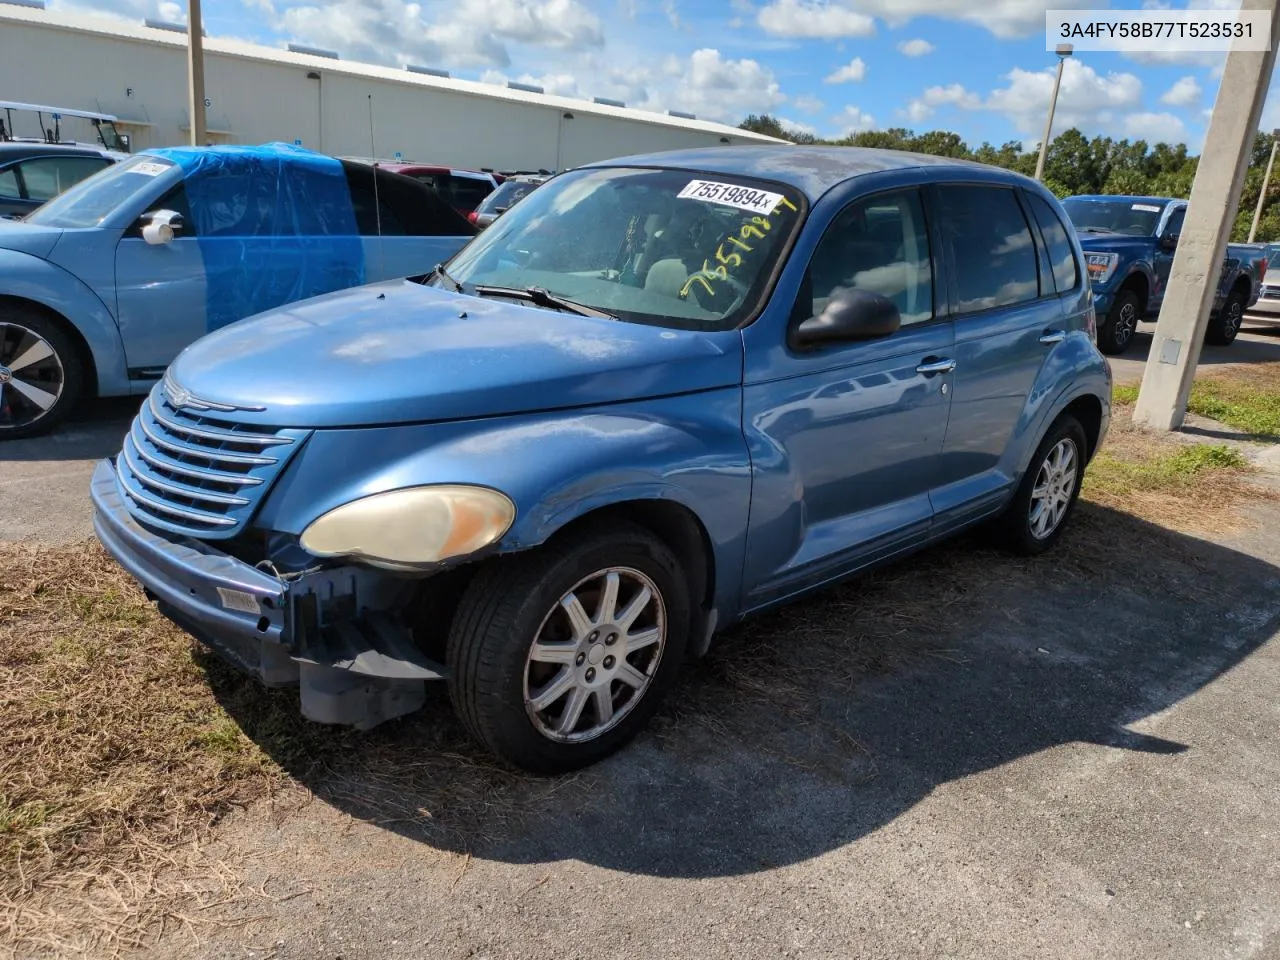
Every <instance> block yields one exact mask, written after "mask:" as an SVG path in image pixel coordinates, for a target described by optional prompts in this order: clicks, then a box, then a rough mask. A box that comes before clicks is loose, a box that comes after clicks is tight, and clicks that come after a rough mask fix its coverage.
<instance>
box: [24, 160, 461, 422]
mask: <svg viewBox="0 0 1280 960" xmlns="http://www.w3.org/2000/svg"><path fill="white" fill-rule="evenodd" d="M474 234H475V228H474V227H473V226H472V225H471V224H470V223H468V222H467V220H466V218H465V217H463V216H461V215H459V214H458V213H457V212H456V211H455V210H453V209H452V208H451V207H450V206H449V205H448V204H446V203H444V202H443V201H442V200H441V199H440V198H439V197H438V196H437V195H436V193H435V192H434V191H432V190H431V189H429V188H427V187H425V186H423V185H421V184H419V183H416V182H414V181H412V180H410V179H408V178H405V177H400V176H397V175H396V174H392V173H386V172H383V171H377V172H376V173H375V171H374V170H373V169H372V168H370V167H368V166H364V165H362V164H355V163H343V162H341V161H338V160H335V159H333V158H331V157H325V156H322V155H320V154H316V153H312V152H310V151H307V150H303V149H301V148H298V147H293V146H288V145H284V144H271V145H267V146H261V147H205V148H195V147H182V148H169V149H160V150H148V151H146V152H144V153H141V154H138V155H135V156H132V157H130V158H129V159H127V160H125V161H123V162H121V163H118V164H115V165H114V166H112V167H110V168H108V169H107V170H104V171H102V172H101V173H98V174H95V175H94V176H92V177H90V178H88V179H87V180H84V181H82V182H81V183H79V184H78V185H76V186H75V187H72V188H71V189H70V190H68V191H67V192H65V193H63V194H61V195H60V196H58V197H56V198H55V199H53V200H51V201H50V202H48V203H46V204H44V205H43V206H41V207H39V208H38V209H36V210H35V211H34V212H32V213H31V214H29V215H28V216H27V217H26V218H25V219H23V220H21V221H2V220H0V440H3V439H10V438H16V437H21V436H31V435H34V434H38V433H42V432H45V431H48V430H49V429H51V428H52V427H53V426H55V425H56V424H57V423H58V422H59V421H60V420H61V419H62V418H63V417H64V416H65V415H66V414H67V412H68V411H69V409H70V408H71V406H72V405H73V404H74V403H75V402H76V400H77V398H78V397H80V396H82V395H84V394H87V393H88V394H96V395H98V396H117V395H125V394H139V393H145V392H146V391H147V390H149V389H150V388H151V387H152V386H153V385H154V384H155V382H156V381H157V380H158V379H159V377H160V375H161V374H162V373H163V372H164V370H165V368H166V367H167V366H168V365H169V363H170V361H172V360H173V358H174V357H175V356H177V355H178V352H179V351H181V350H182V348H183V347H185V346H187V344H189V343H191V342H192V341H193V340H196V339H198V338H200V337H202V336H204V335H205V334H207V333H209V332H210V331H213V330H217V329H219V328H221V327H225V326H227V325H228V324H231V323H234V322H235V321H237V320H241V319H244V318H245V317H248V316H251V315H252V314H255V313H259V312H261V311H264V310H269V309H271V308H273V307H279V306H282V305H284V304H287V303H291V302H294V301H297V300H303V299H306V298H308V297H314V296H317V295H320V294H324V293H331V292H333V291H335V290H341V289H344V288H346V287H353V286H358V285H360V284H362V283H366V282H370V281H378V280H386V279H389V278H393V277H404V276H409V275H412V274H422V273H425V272H427V271H429V270H430V269H431V268H432V267H433V266H435V265H436V264H437V263H439V262H441V261H442V260H447V259H448V258H449V257H451V256H452V255H453V254H454V253H456V252H457V251H458V250H459V249H460V248H461V247H462V246H463V245H464V244H465V243H466V242H467V240H468V239H470V238H471V237H472V236H473V235H474Z"/></svg>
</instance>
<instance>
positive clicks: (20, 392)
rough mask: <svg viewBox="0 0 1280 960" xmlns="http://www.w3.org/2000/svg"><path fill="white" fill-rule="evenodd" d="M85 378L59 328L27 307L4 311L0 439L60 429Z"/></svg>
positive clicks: (1, 321)
mask: <svg viewBox="0 0 1280 960" xmlns="http://www.w3.org/2000/svg"><path fill="white" fill-rule="evenodd" d="M82 378H83V369H82V367H81V364H80V358H79V355H78V354H77V353H76V349H75V345H74V344H73V343H72V342H71V338H70V337H68V336H67V334H66V333H65V332H64V331H63V330H62V328H61V327H59V326H58V325H57V324H56V323H54V322H53V321H52V320H50V319H49V318H48V317H45V316H44V315H42V314H40V313H38V312H36V311H34V310H31V309H29V308H26V307H20V306H5V307H0V440H18V439H21V438H22V437H34V436H38V435H39V434H42V433H48V432H49V431H50V430H52V429H53V428H54V427H56V426H57V425H58V424H59V423H61V422H62V420H63V419H64V418H65V417H66V415H67V414H68V413H70V412H71V408H72V407H74V406H75V403H76V400H77V399H78V398H79V395H80V384H81V381H82Z"/></svg>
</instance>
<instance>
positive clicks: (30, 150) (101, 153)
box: [0, 140, 128, 160]
mask: <svg viewBox="0 0 1280 960" xmlns="http://www.w3.org/2000/svg"><path fill="white" fill-rule="evenodd" d="M60 153H61V154H66V155H67V156H68V157H109V158H111V159H113V160H118V159H120V158H121V157H124V156H128V154H122V153H115V152H114V151H111V150H105V149H103V148H101V147H94V146H89V145H88V144H75V143H45V142H44V141H43V140H5V141H2V142H0V160H24V159H26V158H27V157H48V156H52V155H56V154H60Z"/></svg>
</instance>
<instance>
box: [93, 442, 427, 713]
mask: <svg viewBox="0 0 1280 960" xmlns="http://www.w3.org/2000/svg"><path fill="white" fill-rule="evenodd" d="M90 495H91V497H92V500H93V527H94V530H95V532H96V533H97V535H98V539H99V540H100V541H101V542H102V544H103V546H104V547H106V549H107V552H108V553H110V554H111V555H112V556H113V557H114V558H115V559H116V561H117V562H118V563H119V564H120V565H121V566H122V567H124V568H125V570H127V571H128V572H129V574H130V575H132V576H133V577H134V578H135V579H136V580H137V581H138V582H139V583H141V584H142V586H143V588H144V590H145V591H146V593H147V596H148V597H149V598H150V599H152V600H154V601H155V602H156V604H157V605H158V607H159V609H160V612H161V613H163V614H164V615H165V616H166V617H168V618H169V619H170V620H172V621H173V622H174V623H176V624H177V625H178V626H180V627H182V628H183V629H184V630H186V631H187V632H188V633H190V634H191V635H192V636H193V637H195V638H196V639H197V640H199V641H200V642H201V643H203V644H204V645H205V646H207V647H209V648H210V649H212V650H213V651H215V652H216V653H218V654H219V655H220V656H222V657H223V659H225V660H228V661H229V662H231V663H232V664H233V665H235V666H236V667H238V668H239V669H241V670H243V671H245V672H246V673H249V674H252V675H253V676H255V677H256V678H257V679H258V680H259V681H260V682H262V683H263V684H264V685H266V686H272V687H276V686H289V685H293V684H297V685H298V686H299V690H300V694H301V700H302V713H303V715H304V716H306V717H307V718H308V719H311V720H315V721H317V722H320V723H334V724H346V725H350V726H354V727H357V728H358V729H368V728H369V727H372V726H375V725H377V724H378V723H381V722H383V721H384V720H389V719H391V718H392V717H396V716H401V715H403V714H405V713H410V712H412V711H414V710H416V709H418V708H419V707H420V706H422V704H423V702H424V700H425V697H426V689H425V687H426V681H428V680H439V679H442V678H443V677H444V675H445V670H444V667H443V666H442V665H441V664H439V663H436V662H434V661H432V660H430V659H429V658H427V657H426V656H425V655H423V653H422V652H421V650H420V649H419V648H418V646H417V644H416V643H415V641H414V637H413V635H412V632H411V631H410V629H409V628H408V627H407V626H405V625H404V624H403V623H402V622H401V621H400V619H399V616H398V614H397V609H398V606H399V604H398V603H397V602H396V601H397V600H398V599H399V598H401V597H402V596H403V594H404V592H405V590H406V587H407V585H406V584H405V583H404V582H403V581H397V580H395V579H394V578H392V577H389V576H387V575H386V574H381V573H378V572H376V571H373V570H369V569H366V568H364V567H357V566H340V567H319V568H316V569H312V570H307V571H304V572H301V573H296V574H282V575H276V574H275V573H273V572H268V571H267V570H263V569H260V568H259V567H255V566H252V565H250V564H248V563H245V562H244V561H242V560H239V559H237V558H235V557H232V556H230V555H228V554H226V553H222V552H220V551H218V550H215V549H213V548H212V547H210V546H209V545H208V544H205V543H202V542H200V541H198V540H190V539H183V538H178V537H170V536H162V535H160V534H157V533H154V532H152V531H151V530H149V529H147V528H146V527H144V526H142V525H141V524H140V523H138V522H137V520H135V519H134V518H133V516H132V514H130V512H129V509H128V506H127V504H126V502H125V495H124V493H123V492H122V491H121V488H120V485H119V483H118V481H117V479H116V469H115V465H114V464H113V463H112V462H111V461H110V460H103V461H102V462H100V463H99V464H98V466H97V468H96V469H95V470H94V474H93V480H92V482H91V487H90Z"/></svg>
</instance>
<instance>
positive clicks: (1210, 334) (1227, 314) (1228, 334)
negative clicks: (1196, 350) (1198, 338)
mask: <svg viewBox="0 0 1280 960" xmlns="http://www.w3.org/2000/svg"><path fill="white" fill-rule="evenodd" d="M1245 299H1246V298H1245V294H1244V291H1243V290H1241V289H1240V288H1239V287H1237V288H1235V289H1234V290H1232V291H1231V292H1230V293H1229V294H1227V300H1226V302H1225V303H1224V304H1223V305H1222V309H1221V310H1219V311H1218V312H1217V313H1215V314H1213V315H1212V316H1210V317H1209V326H1207V327H1206V328H1205V331H1204V342H1205V343H1208V344H1211V345H1213V346H1215V347H1226V346H1230V345H1231V342H1232V341H1233V340H1235V338H1236V335H1237V334H1239V333H1240V327H1241V325H1242V324H1243V323H1244V305H1245Z"/></svg>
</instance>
